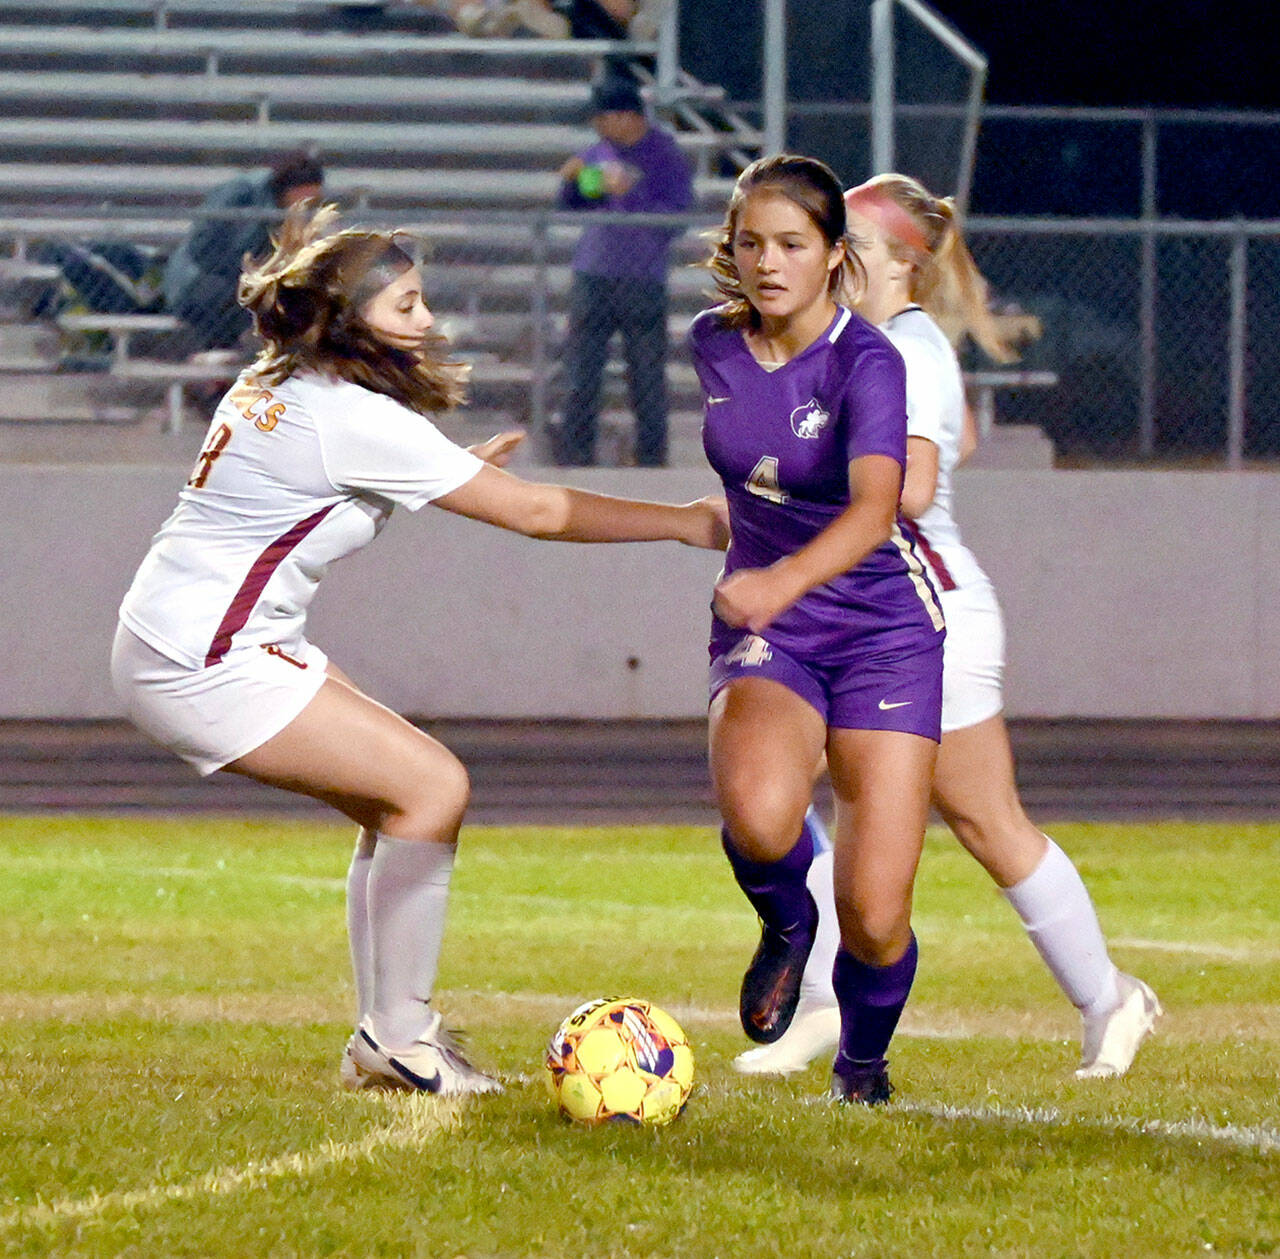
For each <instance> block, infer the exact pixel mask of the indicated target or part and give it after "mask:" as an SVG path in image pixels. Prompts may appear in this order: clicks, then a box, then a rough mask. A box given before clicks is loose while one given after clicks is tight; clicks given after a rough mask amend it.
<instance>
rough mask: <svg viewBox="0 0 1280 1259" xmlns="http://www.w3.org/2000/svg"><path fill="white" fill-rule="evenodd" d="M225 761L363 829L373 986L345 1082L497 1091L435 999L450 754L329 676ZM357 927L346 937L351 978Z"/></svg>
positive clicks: (463, 785) (453, 774) (453, 830)
mask: <svg viewBox="0 0 1280 1259" xmlns="http://www.w3.org/2000/svg"><path fill="white" fill-rule="evenodd" d="M227 768H228V770H229V771H230V772H232V773H238V774H243V775H246V776H248V777H251V778H254V779H256V780H258V781H260V782H265V783H269V784H271V785H273V786H278V787H284V788H286V789H288V790H291V791H297V792H301V793H303V794H305V795H310V796H313V797H315V798H316V799H320V800H324V801H326V802H328V803H329V804H332V805H333V806H334V807H335V808H337V809H340V810H341V811H342V812H343V813H345V814H346V815H347V816H348V817H350V818H352V819H353V820H354V821H356V822H358V823H359V824H360V826H361V828H362V831H361V842H360V845H359V848H358V851H357V858H360V857H361V856H362V855H363V854H365V853H368V854H369V855H368V857H367V862H368V864H367V867H365V868H364V869H363V870H362V872H361V873H362V874H363V882H362V883H359V884H358V886H357V891H358V892H359V894H360V895H361V896H363V899H364V902H365V919H364V923H363V925H364V926H365V927H366V928H367V935H366V936H365V937H364V941H365V947H367V950H368V956H367V958H366V959H363V963H364V967H365V973H364V982H365V983H367V984H371V987H372V991H371V993H369V994H368V995H367V997H366V998H364V1000H365V1001H367V1006H368V1008H367V1010H366V1011H365V1017H364V1018H363V1019H362V1020H361V1023H360V1026H359V1027H358V1028H357V1030H356V1033H355V1035H354V1036H353V1037H352V1038H351V1041H350V1042H349V1043H348V1047H347V1053H346V1056H345V1057H344V1060H343V1082H344V1083H345V1084H346V1085H347V1086H348V1087H354V1088H361V1087H370V1086H376V1087H392V1088H405V1089H415V1090H421V1091H426V1092H439V1093H443V1094H462V1093H479V1092H492V1091H495V1090H496V1089H498V1088H499V1087H500V1086H499V1085H498V1083H497V1081H495V1080H493V1079H491V1078H490V1077H489V1076H486V1075H484V1074H483V1073H482V1072H480V1071H477V1070H476V1069H475V1068H474V1067H472V1066H471V1064H470V1063H468V1062H467V1061H466V1060H465V1058H463V1057H462V1055H461V1054H460V1053H459V1052H458V1051H457V1046H456V1045H455V1044H454V1043H453V1042H452V1040H451V1039H450V1038H449V1035H448V1033H447V1032H446V1031H445V1029H444V1028H443V1027H442V1026H441V1023H440V1016H439V1014H438V1013H436V1012H435V1011H434V1010H433V1009H432V1007H431V996H432V991H433V988H434V985H435V977H436V970H437V967H438V963H439V956H440V949H441V944H442V942H443V937H444V922H445V910H446V907H447V904H448V894H449V881H450V878H451V875H452V871H453V858H454V849H455V846H456V842H457V837H458V829H459V827H460V826H461V823H462V817H463V813H464V812H465V810H466V806H467V799H468V795H469V783H468V779H467V773H466V770H465V769H464V768H463V766H462V763H461V762H460V761H459V760H458V759H457V757H455V756H454V755H453V753H452V752H450V751H449V750H448V748H446V747H445V746H444V745H443V744H441V743H439V742H437V741H436V740H435V739H433V738H431V737H430V736H429V735H427V734H424V733H423V732H422V731H420V730H418V729H417V728H416V727H414V726H413V725H411V724H410V723H409V722H407V721H405V720H404V718H402V717H400V716H398V715H397V714H396V713H393V712H392V711H391V710H390V709H388V708H385V707H384V706H383V705H381V704H378V703H376V702H375V701H374V700H372V699H370V698H369V697H368V696H367V695H365V694H363V693H362V692H361V691H359V690H357V689H356V688H355V687H353V686H351V685H350V684H349V683H347V682H346V681H345V680H341V679H340V678H339V677H336V676H331V677H330V678H328V679H327V680H326V681H325V683H324V685H323V686H322V687H321V688H320V690H319V692H318V693H317V694H316V696H315V698H314V699H313V700H312V701H311V703H310V704H308V705H307V707H306V708H305V709H304V710H303V711H302V712H301V713H300V714H299V715H298V716H297V717H296V718H295V719H294V720H293V721H292V722H290V723H289V725H288V726H286V727H285V728H284V730H282V731H280V733H279V734H277V735H275V736H274V737H273V738H271V739H268V740H267V742H266V743H264V744H262V746H260V747H258V748H256V749H254V751H253V752H251V753H249V754H248V755H247V756H245V757H242V758H241V759H240V760H238V761H236V762H235V763H234V764H232V765H230V766H228V767H227ZM357 909H358V905H356V906H353V907H351V908H350V909H349V919H350V918H358V914H357V913H356V912H355V911H356V910H357ZM359 926H360V924H359V923H358V924H357V932H356V934H355V935H353V939H352V946H353V960H354V961H356V971H357V982H358V983H359V982H361V980H360V976H361V967H362V959H360V958H358V957H357V956H356V953H357V948H358V946H359V934H360V933H359Z"/></svg>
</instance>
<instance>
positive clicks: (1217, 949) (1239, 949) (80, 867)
mask: <svg viewBox="0 0 1280 1259" xmlns="http://www.w3.org/2000/svg"><path fill="white" fill-rule="evenodd" d="M589 855H590V854H586V853H579V854H577V856H576V857H575V860H581V859H585V858H586V857H588V856H589ZM699 860H701V858H699ZM19 864H28V863H21V862H20V863H19ZM29 864H33V865H39V866H40V867H41V868H42V869H48V868H49V866H50V865H54V866H56V868H57V869H59V870H67V871H89V872H94V873H103V874H105V873H107V872H108V868H109V867H108V866H107V865H104V864H102V863H97V862H86V861H55V862H49V861H47V860H46V859H43V858H40V859H33V860H32V861H31V862H30V863H29ZM110 873H111V874H112V875H113V877H114V876H131V877H134V878H161V879H192V880H197V879H206V880H211V879H218V878H231V879H236V880H240V881H243V880H250V881H254V880H256V881H258V882H261V883H277V884H282V885H284V886H286V887H303V888H309V889H310V890H312V891H317V892H321V891H325V892H333V893H335V894H338V895H341V894H343V893H344V892H345V891H346V879H345V878H332V877H327V876H324V875H306V874H285V873H277V872H273V871H268V870H252V869H250V870H245V869H241V868H239V867H236V866H225V865H222V864H221V863H220V864H218V865H215V866H205V867H200V866H135V865H130V866H126V867H124V868H123V869H118V868H115V867H110ZM454 899H461V900H478V899H483V900H484V901H485V903H486V904H491V903H492V896H491V894H489V893H483V892H479V891H476V892H468V891H459V890H455V892H454ZM502 899H503V900H504V901H505V902H507V903H508V904H512V905H520V906H523V907H525V908H529V909H546V910H547V911H549V912H554V911H556V910H558V909H560V908H561V907H562V906H563V905H564V902H565V900H566V899H573V898H572V897H563V896H556V895H554V894H549V893H526V892H512V893H508V894H507V895H506V896H504V897H503V898H502ZM596 908H597V909H598V910H599V911H600V913H601V914H602V915H608V914H610V913H642V912H647V910H648V906H645V905H643V904H638V903H636V902H623V901H617V902H599V903H597V906H596ZM659 912H661V913H662V914H663V915H664V916H667V917H672V916H675V917H681V918H697V919H698V920H700V921H702V922H704V923H707V924H710V923H716V922H724V923H730V922H734V923H736V922H738V921H740V920H741V919H742V918H743V916H744V914H745V913H747V911H746V910H706V909H685V908H681V907H679V906H663V907H660V909H659ZM915 926H916V931H917V934H918V935H920V936H921V938H922V939H927V938H930V937H934V936H937V937H939V938H941V937H945V938H946V939H954V938H955V923H954V922H953V921H951V920H949V919H946V920H944V919H935V918H934V917H933V916H929V915H918V916H917V918H916V920H915ZM979 930H980V933H981V934H984V935H986V934H990V931H991V929H990V928H980V929H979ZM1108 943H1109V944H1110V945H1111V946H1112V947H1113V948H1117V949H1134V950H1137V951H1141V952H1147V953H1173V954H1178V955H1182V956H1189V957H1205V958H1209V959H1212V960H1215V961H1224V962H1247V963H1250V964H1253V965H1257V964H1259V963H1268V962H1280V949H1274V948H1266V947H1259V946H1257V945H1235V944H1218V943H1216V942H1214V941H1211V940H1203V941H1195V940H1150V939H1145V938H1142V937H1137V936H1114V937H1112V938H1111V939H1110V940H1109V941H1108Z"/></svg>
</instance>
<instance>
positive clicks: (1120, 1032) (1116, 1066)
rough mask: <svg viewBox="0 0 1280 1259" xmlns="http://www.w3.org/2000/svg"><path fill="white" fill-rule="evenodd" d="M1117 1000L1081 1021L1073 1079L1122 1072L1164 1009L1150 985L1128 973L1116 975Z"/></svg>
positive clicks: (1122, 1073)
mask: <svg viewBox="0 0 1280 1259" xmlns="http://www.w3.org/2000/svg"><path fill="white" fill-rule="evenodd" d="M1116 986H1117V988H1119V990H1120V1004H1119V1005H1118V1006H1116V1008H1115V1009H1114V1010H1111V1011H1109V1012H1108V1013H1107V1014H1100V1015H1098V1016H1097V1017H1096V1018H1092V1019H1085V1021H1084V1043H1083V1045H1082V1047H1081V1050H1080V1065H1079V1066H1078V1067H1077V1068H1076V1079H1077V1080H1096V1079H1101V1078H1103V1077H1106V1076H1117V1075H1124V1073H1125V1072H1126V1071H1128V1069H1129V1067H1130V1064H1131V1063H1132V1062H1133V1058H1134V1055H1135V1054H1136V1053H1137V1052H1138V1049H1139V1047H1140V1046H1141V1044H1142V1042H1143V1041H1144V1040H1146V1039H1147V1037H1148V1036H1150V1035H1151V1031H1152V1029H1153V1028H1154V1027H1155V1025H1156V1019H1158V1018H1159V1017H1160V1016H1161V1015H1162V1014H1163V1013H1164V1010H1163V1008H1162V1007H1161V1005H1160V999H1159V998H1158V997H1157V996H1156V994H1155V993H1154V992H1152V991H1151V989H1150V988H1149V987H1148V986H1147V985H1146V984H1144V983H1143V982H1142V980H1141V979H1135V978H1134V977H1133V976H1132V975H1126V974H1124V973H1123V972H1121V973H1120V974H1119V975H1118V976H1117V977H1116Z"/></svg>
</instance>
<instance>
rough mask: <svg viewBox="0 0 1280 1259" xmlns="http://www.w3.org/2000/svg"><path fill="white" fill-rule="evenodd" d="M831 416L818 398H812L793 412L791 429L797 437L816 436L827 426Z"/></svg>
mask: <svg viewBox="0 0 1280 1259" xmlns="http://www.w3.org/2000/svg"><path fill="white" fill-rule="evenodd" d="M830 419H831V416H830V415H829V414H828V413H827V412H826V411H825V410H823V408H822V407H821V406H819V405H818V400H817V398H810V399H809V401H808V402H806V403H805V404H804V406H802V407H796V409H795V410H794V411H792V412H791V431H792V432H793V433H794V434H795V435H796V436H797V437H804V438H814V437H817V435H818V434H819V433H821V432H822V430H823V429H824V428H826V427H827V423H828V422H829V421H830Z"/></svg>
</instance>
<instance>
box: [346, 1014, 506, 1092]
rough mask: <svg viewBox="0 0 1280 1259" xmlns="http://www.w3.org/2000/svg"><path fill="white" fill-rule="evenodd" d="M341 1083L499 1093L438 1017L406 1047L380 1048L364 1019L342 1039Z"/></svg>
mask: <svg viewBox="0 0 1280 1259" xmlns="http://www.w3.org/2000/svg"><path fill="white" fill-rule="evenodd" d="M339 1076H340V1078H341V1080H342V1086H343V1087H344V1088H347V1089H351V1090H352V1091H355V1090H359V1089H370V1088H372V1089H405V1090H408V1091H410V1092H417V1093H435V1094H436V1095H437V1096H439V1097H467V1096H470V1095H472V1094H476V1093H501V1092H502V1085H501V1084H500V1083H499V1082H498V1081H497V1080H496V1079H494V1077H493V1076H491V1075H486V1074H485V1073H484V1072H483V1071H481V1070H479V1069H478V1068H476V1067H473V1066H472V1065H471V1063H469V1062H468V1061H467V1060H466V1058H464V1057H463V1056H462V1051H461V1050H460V1049H459V1048H458V1044H457V1042H456V1041H455V1040H454V1039H453V1037H452V1036H450V1035H449V1033H448V1032H447V1031H446V1030H445V1029H444V1028H443V1027H441V1026H440V1016H439V1015H438V1014H437V1015H435V1016H434V1018H433V1020H432V1025H431V1027H430V1028H429V1029H428V1030H427V1031H426V1032H425V1033H424V1034H423V1035H422V1036H421V1037H419V1039H418V1040H416V1041H414V1043H413V1044H412V1045H410V1046H409V1047H408V1048H407V1049H398V1050H390V1049H385V1048H383V1046H382V1045H380V1044H379V1043H378V1042H377V1040H376V1039H375V1038H374V1035H373V1029H372V1026H371V1025H370V1023H369V1020H368V1019H365V1020H364V1021H363V1022H362V1023H361V1024H360V1026H359V1027H358V1028H356V1030H355V1034H354V1035H353V1036H352V1037H351V1039H350V1040H349V1041H347V1047H346V1049H344V1050H343V1053H342V1064H341V1066H340V1068H339Z"/></svg>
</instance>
